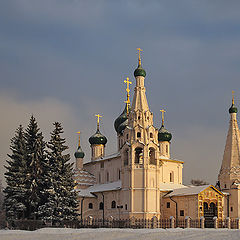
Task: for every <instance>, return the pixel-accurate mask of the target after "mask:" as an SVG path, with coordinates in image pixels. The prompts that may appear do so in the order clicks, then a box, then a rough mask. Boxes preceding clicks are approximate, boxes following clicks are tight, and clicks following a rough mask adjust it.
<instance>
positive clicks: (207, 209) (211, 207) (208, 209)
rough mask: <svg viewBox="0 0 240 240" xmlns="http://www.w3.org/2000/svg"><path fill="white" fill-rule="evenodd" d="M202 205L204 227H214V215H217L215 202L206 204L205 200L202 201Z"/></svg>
mask: <svg viewBox="0 0 240 240" xmlns="http://www.w3.org/2000/svg"><path fill="white" fill-rule="evenodd" d="M203 207H204V218H205V228H213V227H214V220H213V218H214V217H217V215H218V214H217V206H216V204H215V203H213V202H211V203H210V204H208V203H207V202H204V203H203Z"/></svg>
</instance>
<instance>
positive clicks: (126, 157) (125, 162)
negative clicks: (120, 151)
mask: <svg viewBox="0 0 240 240" xmlns="http://www.w3.org/2000/svg"><path fill="white" fill-rule="evenodd" d="M128 153H129V150H128V149H126V151H125V152H124V156H123V157H124V162H123V163H124V166H126V165H128Z"/></svg>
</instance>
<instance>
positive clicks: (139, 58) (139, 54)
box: [137, 48, 142, 65]
mask: <svg viewBox="0 0 240 240" xmlns="http://www.w3.org/2000/svg"><path fill="white" fill-rule="evenodd" d="M137 50H138V64H139V65H141V52H142V49H141V48H137Z"/></svg>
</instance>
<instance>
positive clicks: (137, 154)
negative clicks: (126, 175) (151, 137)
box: [135, 147, 143, 164]
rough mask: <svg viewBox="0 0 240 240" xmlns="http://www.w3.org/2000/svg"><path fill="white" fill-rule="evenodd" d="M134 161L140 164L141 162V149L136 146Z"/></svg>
mask: <svg viewBox="0 0 240 240" xmlns="http://www.w3.org/2000/svg"><path fill="white" fill-rule="evenodd" d="M135 163H139V164H142V163H143V149H142V148H139V147H138V148H136V149H135Z"/></svg>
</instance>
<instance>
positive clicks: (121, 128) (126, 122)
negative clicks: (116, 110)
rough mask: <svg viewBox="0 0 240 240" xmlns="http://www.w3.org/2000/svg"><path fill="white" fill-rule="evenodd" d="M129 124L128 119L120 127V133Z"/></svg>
mask: <svg viewBox="0 0 240 240" xmlns="http://www.w3.org/2000/svg"><path fill="white" fill-rule="evenodd" d="M127 125H128V119H126V120H125V121H124V122H123V123H121V124H120V125H119V127H118V133H119V134H121V133H122V132H123V131H124V129H125V128H126V127H127Z"/></svg>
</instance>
